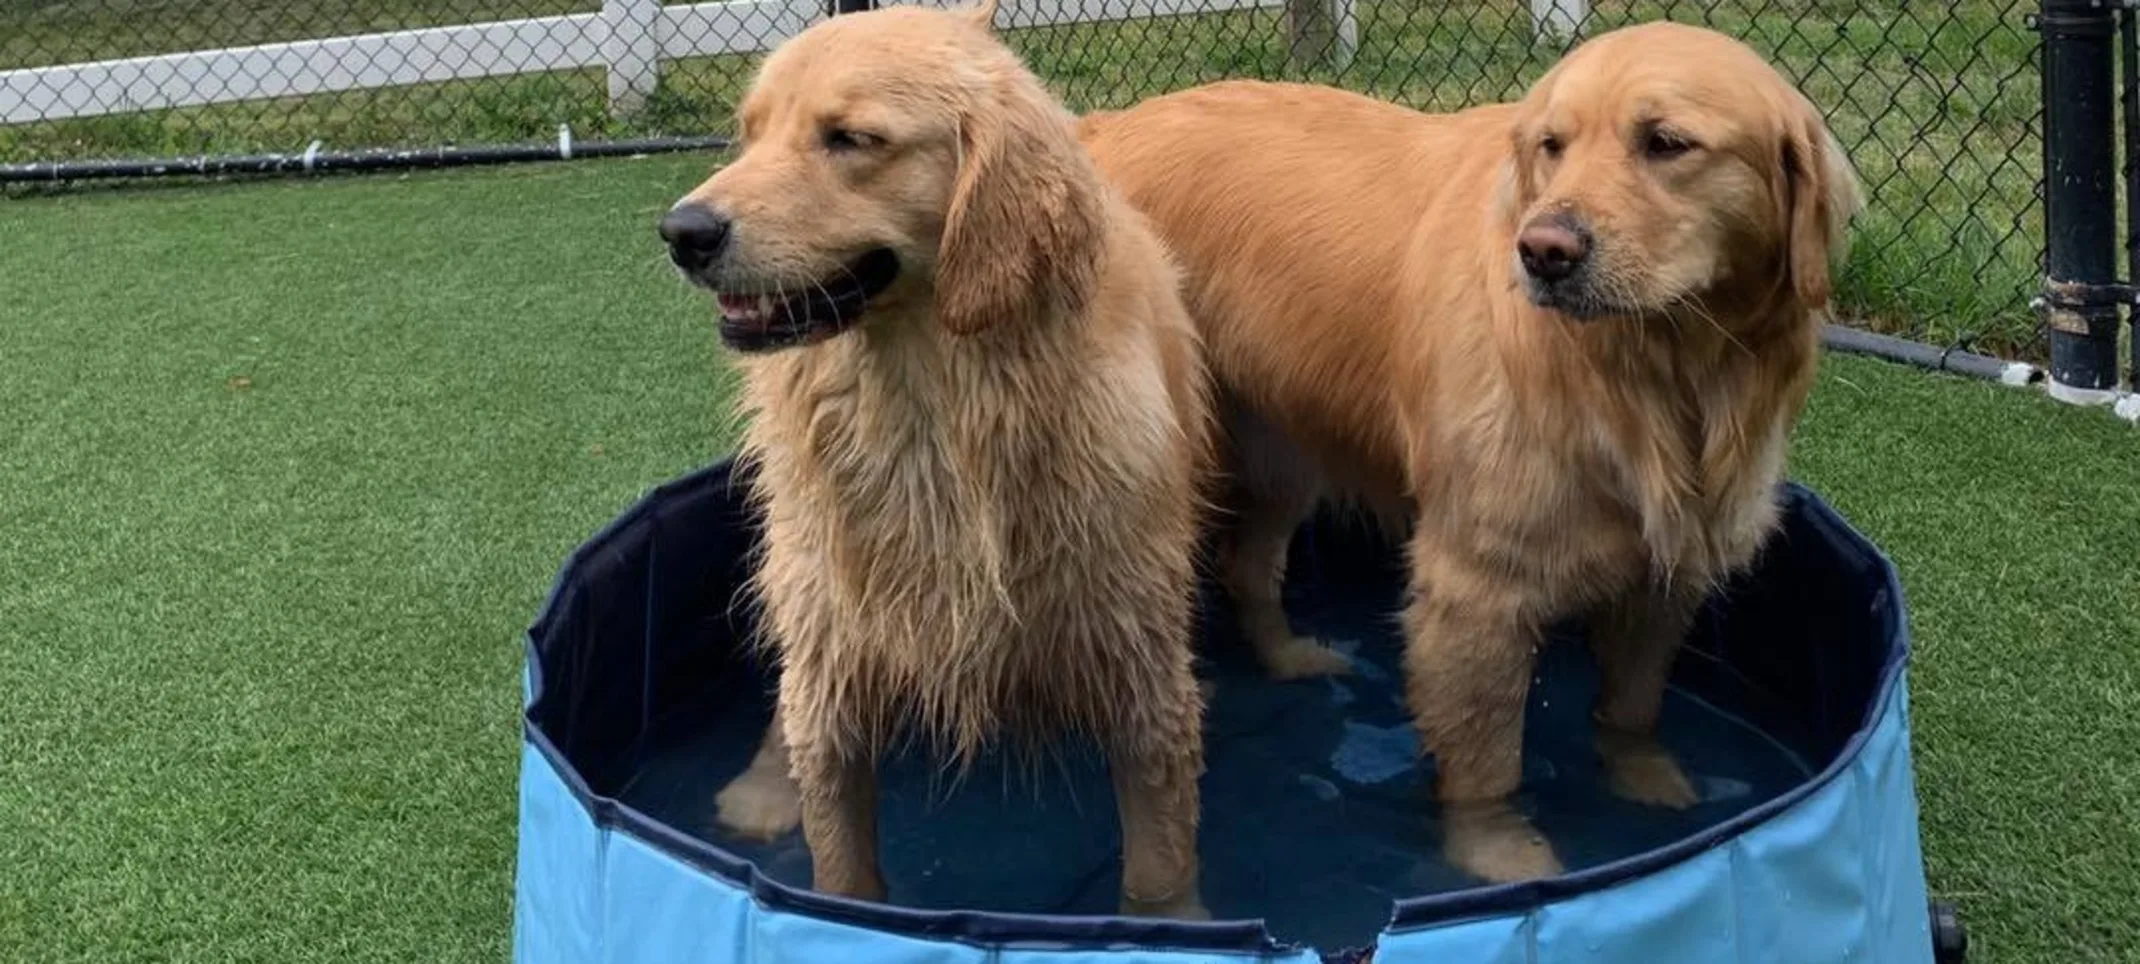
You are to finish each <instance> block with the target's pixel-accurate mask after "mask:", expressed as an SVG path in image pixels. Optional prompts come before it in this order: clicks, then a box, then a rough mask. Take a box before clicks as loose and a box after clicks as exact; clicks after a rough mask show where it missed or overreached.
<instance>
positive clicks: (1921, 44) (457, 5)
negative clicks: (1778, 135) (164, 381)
mask: <svg viewBox="0 0 2140 964" xmlns="http://www.w3.org/2000/svg"><path fill="white" fill-rule="evenodd" d="M1570 4H1580V0H1487V2H1478V0H1004V4H1003V6H1004V8H1005V9H1004V13H1003V15H1002V16H1001V17H1000V18H999V22H1000V23H1007V24H1009V25H1010V26H1009V28H1008V30H1007V32H1006V35H1007V37H1008V38H1009V40H1010V41H1011V43H1012V44H1013V46H1015V47H1017V48H1018V49H1019V50H1020V52H1022V53H1023V54H1024V55H1025V56H1026V57H1027V58H1028V59H1029V60H1030V62H1031V63H1032V64H1033V66H1034V68H1035V70H1036V71H1037V72H1038V73H1039V74H1040V75H1041V76H1042V77H1044V78H1046V79H1047V80H1048V81H1049V82H1050V83H1051V84H1052V86H1053V87H1054V89H1055V90H1056V92H1057V93H1058V94H1059V95H1061V96H1062V97H1063V99H1064V100H1065V101H1066V102H1068V103H1069V104H1070V105H1071V106H1072V107H1074V108H1078V109H1086V108H1096V107H1115V106H1123V105H1127V104H1129V103H1131V102H1134V101H1135V100H1137V99H1139V98H1142V97H1145V96H1149V95H1152V94H1155V93H1159V92H1162V91H1167V90H1173V89H1177V88H1180V87H1185V86H1189V85H1192V84H1196V83H1200V82H1204V81H1208V80H1215V79H1219V78H1224V77H1264V78H1284V79H1300V80H1311V81H1320V82H1326V83H1332V84H1337V85H1341V86H1345V87H1349V88H1352V89H1355V90H1360V91H1363V92H1366V93H1370V94H1373V95H1375V96H1379V97H1383V98H1387V99H1390V100H1394V101H1397V102H1400V103H1404V104H1408V105H1411V106H1414V107H1419V108H1423V109H1430V110H1453V109H1457V108H1461V107H1465V106H1469V105H1473V104H1479V103H1484V102H1489V101H1497V100H1507V99H1512V98H1515V97H1517V96H1520V94H1521V92H1522V91H1523V89H1524V87H1525V86H1526V85H1527V84H1528V83H1529V82H1530V81H1531V80H1533V79H1534V78H1536V77H1537V76H1538V75H1539V74H1540V73H1541V72H1543V71H1544V69H1545V68H1546V67H1547V66H1548V65H1550V64H1551V63H1552V62H1553V60H1554V59H1555V58H1557V57H1558V56H1559V55H1560V54H1561V53H1562V52H1564V51H1565V49H1566V48H1567V46H1568V45H1569V44H1570V43H1572V42H1573V41H1572V40H1571V39H1568V38H1571V37H1580V36H1584V35H1590V34H1595V33H1597V32H1599V31H1602V30H1605V29H1609V28H1611V27H1614V26H1618V25H1621V24H1625V23H1630V22H1636V21H1641V20H1648V19H1655V18H1660V17H1663V18H1670V19H1674V20H1681V21H1688V22H1695V23H1702V24H1706V25H1709V26H1712V27H1715V28H1718V29H1721V30H1724V31H1726V32H1728V33H1730V34H1732V35H1734V36H1737V37H1740V38H1742V39H1744V40H1746V41H1747V42H1749V43H1751V44H1752V45H1753V46H1755V47H1756V48H1758V49H1760V50H1761V51H1763V52H1764V53H1766V54H1768V55H1770V56H1771V57H1773V58H1774V59H1775V60H1776V61H1777V62H1778V63H1779V64H1780V65H1781V66H1782V67H1783V68H1784V70H1785V72H1786V73H1787V74H1789V75H1790V76H1792V77H1793V78H1794V79H1796V80H1797V81H1798V82H1799V83H1800V84H1801V85H1802V86H1803V87H1804V89H1805V90H1806V92H1807V94H1808V95H1809V96H1811V97H1812V98H1813V100H1814V101H1815V102H1816V103H1818V104H1820V105H1822V107H1823V108H1824V109H1825V110H1826V111H1827V112H1828V113H1829V116H1830V120H1831V123H1832V125H1833V126H1834V128H1835V131H1836V133H1837V135H1838V136H1839V137H1840V138H1841V140H1842V141H1843V143H1844V144H1845V145H1847V146H1848V147H1849V149H1850V153H1851V156H1852V159H1853V161H1854V162H1855V163H1856V165H1857V167H1858V169H1859V173H1860V175H1861V177H1862V179H1863V181H1864V183H1865V186H1866V188H1867V193H1868V196H1869V198H1870V209H1869V210H1868V212H1867V213H1866V215H1865V217H1864V219H1863V220H1862V221H1860V222H1859V225H1858V232H1857V244H1856V250H1855V253H1854V255H1853V259H1852V262H1851V265H1850V268H1849V270H1848V271H1847V272H1846V274H1845V277H1844V284H1843V289H1842V290H1843V304H1844V307H1845V310H1846V312H1848V313H1849V314H1850V315H1851V316H1852V317H1853V318H1854V319H1855V320H1856V321H1857V322H1858V323H1861V324H1864V325H1866V326H1868V327H1873V328H1876V329H1879V330H1883V331H1888V332H1894V333H1899V334H1904V335H1907V336H1910V337H1914V338H1917V339H1919V340H1924V341H1931V342H1934V343H1937V344H1943V345H1961V346H1964V347H1972V348H1974V349H1975V350H1978V351H1985V352H1988V353H1992V354H2001V355H2006V356H2009V357H2015V356H2034V355H2036V354H2038V353H2039V352H2040V344H2039V342H2038V338H2037V335H2036V331H2037V328H2038V325H2037V322H2036V319H2035V318H2034V316H2033V315H2032V314H2031V312H2030V310H2029V307H2028V298H2029V295H2030V294H2031V293H2032V292H2033V291H2034V290H2035V289H2036V288H2037V286H2038V284H2039V283H2040V280H2041V278H2042V270H2041V249H2042V238H2043V231H2042V217H2041V208H2042V205H2041V188H2040V184H2041V178H2040V169H2041V156H2042V154H2041V152H2042V147H2041V137H2040V126H2041V113H2042V105H2041V79H2040V72H2039V66H2038V58H2037V36H2036V34H2035V33H2034V32H2033V30H2032V29H2031V27H2030V24H2029V23H2028V22H2027V19H2026V18H2027V15H2028V14H2029V13H2031V12H2032V10H2033V6H2034V0H1947V2H1945V3H1942V4H1937V5H1926V4H1916V5H1910V4H1902V3H1898V2H1892V0H1662V2H1657V0H1637V2H1626V0H1600V2H1597V3H1596V4H1595V5H1594V6H1588V7H1582V6H1570ZM824 15H826V13H825V6H824V0H726V2H713V3H666V4H665V3H663V2H662V0H272V2H271V0H0V165H4V164H23V163H29V162H69V161H93V160H99V159H110V158H121V157H134V158H140V157H150V158H168V157H184V156H198V155H228V154H248V153H263V152H286V153H297V152H304V151H307V150H308V149H310V150H318V149H319V148H320V147H321V146H325V147H326V148H327V149H330V150H351V149H358V148H418V147H438V146H441V145H504V144H528V143H548V142H551V141H553V140H555V139H557V138H559V136H560V134H559V132H560V129H561V128H562V129H564V130H565V131H567V132H568V133H569V137H570V138H571V139H572V140H574V141H576V142H578V143H581V144H588V143H597V142H603V141H614V140H619V139H637V138H649V137H680V136H699V137H703V136H706V135H718V134H720V133H721V132H723V131H725V130H726V129H727V126H728V124H729V122H730V113H731V111H732V108H733V105H734V103H735V100H736V98H737V96H738V95H739V94H740V92H741V90H742V88H743V86H744V85H745V84H746V83H747V82H748V80H749V75H750V71H751V69H752V67H753V66H754V64H755V60H756V56H757V54H759V53H760V52H762V51H763V50H764V49H766V48H767V47H769V46H772V45H774V44H776V43H778V41H779V40H780V38H782V37H785V36H788V35H791V34H793V33H794V32H796V31H797V30H800V29H801V28H803V27H804V26H806V25H808V24H809V23H810V22H811V21H813V20H815V19H817V18H819V17H822V16H824ZM1242 149H1243V150H1254V149H1255V146H1254V145H1253V144H1249V143H1244V144H1243V145H1242Z"/></svg>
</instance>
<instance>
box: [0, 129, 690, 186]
mask: <svg viewBox="0 0 2140 964" xmlns="http://www.w3.org/2000/svg"><path fill="white" fill-rule="evenodd" d="M727 146H728V139H727V138H725V137H650V138H640V139H636V140H622V141H583V142H581V143H578V144H573V143H572V142H570V141H568V140H564V139H560V140H559V141H558V142H556V143H552V144H506V145H494V146H486V147H426V148H415V149H410V150H369V151H307V152H303V153H297V154H233V155H204V156H201V157H169V158H139V159H120V160H107V161H56V162H46V163H36V164H0V185H4V184H9V183H19V182H52V181H90V180H99V179H105V178H146V177H189V176H192V177H220V176H226V175H244V174H325V173H329V172H333V171H386V170H402V169H408V168H430V167H468V166H472V165H481V164H517V163H522V162H527V161H558V160H571V159H573V158H581V157H629V156H632V155H637V154H661V153H670V152H676V151H705V150H720V149H722V148H725V147H727Z"/></svg>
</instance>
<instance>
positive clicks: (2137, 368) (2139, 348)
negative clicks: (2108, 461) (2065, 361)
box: [2118, 9, 2140, 392]
mask: <svg viewBox="0 0 2140 964" xmlns="http://www.w3.org/2000/svg"><path fill="white" fill-rule="evenodd" d="M2118 74H2119V79H2120V80H2121V81H2122V82H2123V83H2124V85H2125V130H2124V132H2123V133H2124V135H2125V280H2126V281H2127V282H2128V283H2130V284H2135V285H2140V156H2135V155H2140V18H2136V17H2135V16H2134V12H2133V11H2132V10H2130V9H2127V10H2125V11H2124V12H2123V13H2122V14H2121V15H2120V16H2119V17H2118ZM2126 323H2127V325H2128V326H2129V327H2130V328H2131V329H2132V330H2131V332H2129V333H2128V334H2127V336H2126V347H2127V349H2128V350H2130V351H2131V352H2132V362H2131V364H2129V365H2128V366H2126V377H2127V378H2128V379H2130V382H2129V384H2130V386H2131V387H2132V390H2133V391H2135V392H2140V310H2133V311H2128V312H2127V314H2126Z"/></svg>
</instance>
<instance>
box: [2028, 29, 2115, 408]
mask: <svg viewBox="0 0 2140 964" xmlns="http://www.w3.org/2000/svg"><path fill="white" fill-rule="evenodd" d="M2038 26H2039V28H2040V29H2041V30H2042V31H2043V115H2044V116H2043V180H2044V235H2045V238H2044V241H2045V252H2044V253H2045V268H2046V271H2047V273H2048V275H2049V278H2048V279H2047V290H2046V292H2045V295H2046V297H2045V299H2044V301H2045V309H2046V310H2045V313H2044V321H2045V324H2046V326H2047V327H2048V328H2049V329H2050V337H2051V382H2052V391H2053V392H2054V393H2058V394H2062V395H2064V396H2065V397H2067V398H2068V399H2069V400H2076V401H2078V400H2096V399H2097V396H2098V394H2099V393H2108V392H2110V391H2112V390H2114V389H2116V388H2117V385H2118V306H2117V299H2116V298H2115V297H2105V296H2104V293H2105V292H2109V291H2114V290H2115V288H2116V286H2117V281H2118V278H2117V270H2118V269H2117V252H2118V224H2117V204H2118V190H2117V177H2116V170H2117V168H2116V166H2115V165H2116V161H2115V160H2114V152H2113V150H2112V144H2113V143H2114V141H2113V138H2114V137H2115V136H2116V131H2117V127H2116V118H2115V116H2114V115H2113V109H2114V100H2115V96H2116V95H2115V93H2114V91H2115V89H2116V86H2115V84H2116V82H2115V80H2114V79H2113V67H2112V64H2113V63H2115V58H2114V56H2113V49H2112V47H2111V36H2112V34H2113V33H2114V32H2115V31H2116V30H2117V14H2116V12H2115V10H2114V8H2113V7H2112V6H2111V5H2109V4H2106V3H2103V2H2102V0H2043V8H2042V15H2041V17H2040V18H2039V20H2038ZM2061 390H2063V391H2061Z"/></svg>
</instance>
